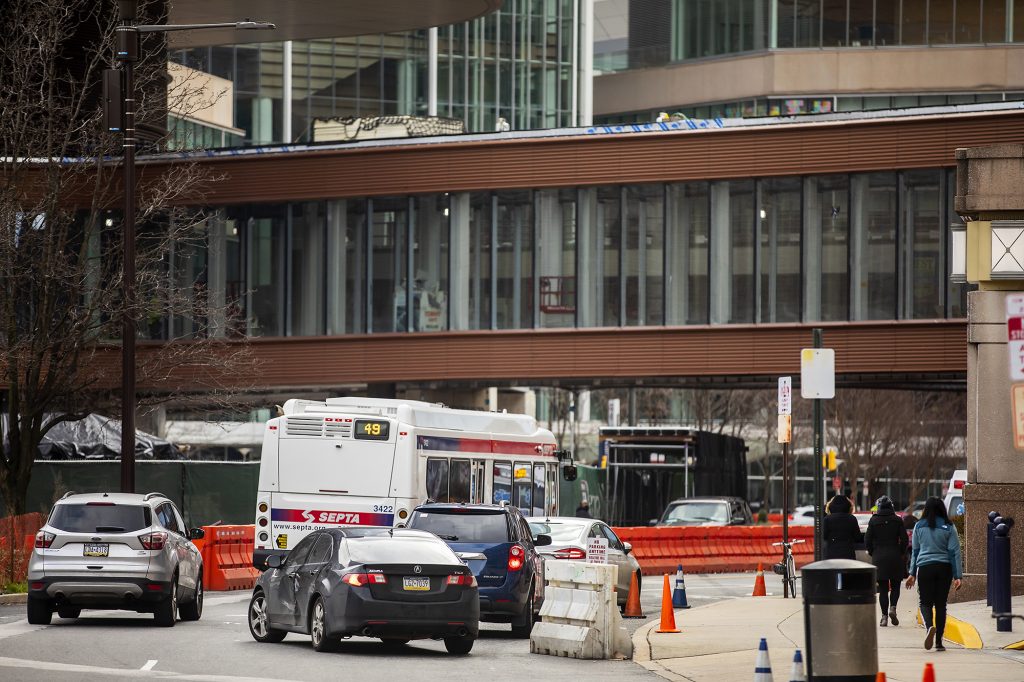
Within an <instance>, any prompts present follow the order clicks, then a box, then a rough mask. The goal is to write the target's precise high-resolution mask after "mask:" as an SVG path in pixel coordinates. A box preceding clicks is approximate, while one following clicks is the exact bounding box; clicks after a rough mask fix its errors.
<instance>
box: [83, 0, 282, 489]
mask: <svg viewBox="0 0 1024 682" xmlns="http://www.w3.org/2000/svg"><path fill="white" fill-rule="evenodd" d="M118 10H119V18H120V24H119V25H118V26H117V28H116V29H115V31H116V37H117V47H116V50H115V55H114V59H115V61H116V62H117V63H118V65H119V66H120V68H119V69H116V70H115V69H107V71H106V72H105V73H104V76H103V83H104V98H103V99H104V107H105V117H104V118H105V124H106V127H107V129H108V130H110V131H114V132H117V131H119V132H121V134H122V142H123V149H124V152H123V153H124V218H123V221H122V222H123V234H122V258H123V260H124V263H123V267H124V300H123V301H122V306H123V307H124V311H123V314H122V318H121V492H125V493H133V492H135V402H136V400H135V334H136V318H135V309H134V308H135V300H136V295H135V146H136V137H135V132H136V129H135V74H134V66H135V62H136V61H138V59H139V34H140V33H163V32H167V31H192V30H197V29H206V28H237V29H242V30H269V29H274V28H276V27H275V26H274V24H271V23H269V22H263V21H250V20H248V19H246V20H245V21H234V22H225V23H212V24H154V25H136V23H135V20H136V18H137V17H136V14H137V11H138V0H118ZM289 95H290V93H285V96H286V97H287V96H289ZM118 113H119V114H120V116H118V115H117V114H118Z"/></svg>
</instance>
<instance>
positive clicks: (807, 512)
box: [789, 504, 814, 526]
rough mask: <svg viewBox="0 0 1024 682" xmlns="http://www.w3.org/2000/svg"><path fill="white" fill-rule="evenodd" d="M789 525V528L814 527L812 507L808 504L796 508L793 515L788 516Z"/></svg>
mask: <svg viewBox="0 0 1024 682" xmlns="http://www.w3.org/2000/svg"><path fill="white" fill-rule="evenodd" d="M789 525H791V526H813V525H814V505H813V504H808V505H804V506H803V507H797V508H796V509H794V510H793V513H792V514H790V515H789Z"/></svg>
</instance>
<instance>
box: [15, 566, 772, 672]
mask: <svg viewBox="0 0 1024 682" xmlns="http://www.w3.org/2000/svg"><path fill="white" fill-rule="evenodd" d="M773 578H774V577H773V576H772V577H769V578H768V590H769V592H772V591H774V590H777V589H779V586H778V585H777V584H776V583H777V579H773ZM752 584H753V576H752V575H751V574H749V573H748V574H717V575H690V576H687V578H686V586H687V596H688V597H689V600H690V603H691V604H692V605H693V606H700V605H702V604H708V603H713V602H716V601H721V600H723V599H735V598H740V597H745V596H746V595H749V594H750V590H751V587H752ZM660 585H661V584H660V581H659V580H658V579H657V578H654V577H647V578H645V589H644V590H643V598H642V603H643V608H644V612H645V614H646V615H647V619H630V620H626V621H624V622H625V624H626V626H627V627H628V628H629V629H630V631H633V630H635V629H636V628H638V627H640V626H641V625H643V624H644V623H646V622H648V621H649V620H650V619H653V618H657V616H658V614H659V609H660ZM248 598H249V592H247V591H239V592H229V593H208V594H207V598H206V604H205V611H204V613H203V617H202V619H201V620H199V621H198V622H192V623H182V622H179V623H178V624H177V625H176V626H175V627H174V628H172V629H167V628H158V627H155V626H154V625H153V616H152V615H149V614H135V613H128V612H119V611H84V612H83V614H82V617H81V618H79V619H78V620H74V621H68V620H62V619H60V618H57V617H56V616H55V617H54V620H53V624H52V625H50V626H45V627H40V626H32V625H29V624H28V623H27V622H26V620H25V606H24V605H23V604H18V605H8V606H0V678H2V679H4V680H68V681H71V680H80V679H82V678H83V676H88V677H90V678H94V679H96V678H99V679H104V678H119V677H136V678H138V677H142V678H149V677H167V678H172V679H183V680H189V679H192V680H195V679H221V680H229V679H250V680H257V679H266V680H317V681H319V680H324V679H330V678H335V677H337V676H338V675H339V674H342V672H344V674H345V675H346V676H353V675H355V676H357V677H358V679H359V680H361V681H372V680H382V681H384V680H387V681H393V680H395V679H430V680H440V679H456V680H457V679H470V678H473V679H492V678H495V677H498V676H500V677H502V678H505V679H515V676H516V675H530V676H533V677H535V678H538V679H553V678H555V677H556V676H560V675H574V676H577V675H580V676H586V677H587V678H589V679H597V680H604V679H607V680H611V679H641V678H644V679H652V680H656V679H659V678H657V677H656V676H654V675H653V674H651V673H649V672H647V671H646V670H644V669H643V668H641V667H640V666H638V665H636V664H634V663H632V662H630V661H578V660H572V659H564V658H555V657H551V656H535V655H530V654H529V643H528V642H527V641H525V640H521V639H513V638H512V636H511V633H510V632H509V628H508V626H507V625H490V624H482V625H481V633H480V639H479V640H478V641H477V644H476V647H475V648H474V649H473V652H472V653H471V654H470V655H469V656H463V657H455V656H450V655H448V654H447V653H446V652H445V649H444V645H443V644H442V643H441V642H435V641H429V640H427V641H414V642H412V643H410V644H409V645H407V646H406V647H403V648H402V649H400V650H399V651H398V652H397V653H396V652H393V651H388V652H385V650H384V648H383V647H382V646H381V644H380V642H379V641H378V640H375V639H365V638H353V639H350V640H345V641H344V642H343V643H342V645H341V647H340V648H339V650H338V652H337V653H317V652H315V651H313V649H312V647H311V646H310V643H309V638H308V637H305V636H300V635H295V634H290V635H288V637H287V638H286V639H285V640H284V642H282V643H280V644H258V643H256V642H255V641H253V639H252V637H251V636H250V635H249V630H248V627H247V625H246V606H247V603H248ZM678 624H679V625H680V626H681V627H682V628H683V629H684V636H685V627H686V617H685V612H684V614H683V616H682V617H681V618H680V619H679V621H678ZM342 666H344V667H342Z"/></svg>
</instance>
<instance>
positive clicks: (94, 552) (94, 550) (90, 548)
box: [82, 543, 110, 556]
mask: <svg viewBox="0 0 1024 682" xmlns="http://www.w3.org/2000/svg"><path fill="white" fill-rule="evenodd" d="M108 554H110V545H109V544H106V543H104V544H102V545H94V544H87V545H86V546H85V550H84V551H83V552H82V556H107V555H108Z"/></svg>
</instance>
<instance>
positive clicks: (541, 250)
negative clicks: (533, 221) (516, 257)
mask: <svg viewBox="0 0 1024 682" xmlns="http://www.w3.org/2000/svg"><path fill="white" fill-rule="evenodd" d="M534 197H535V201H536V211H537V271H538V287H539V288H538V292H537V295H538V297H539V306H538V310H539V313H540V318H539V325H538V326H540V327H572V326H574V324H575V318H576V191H575V190H571V189H562V190H558V189H544V190H538V191H537V192H535V193H534Z"/></svg>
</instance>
